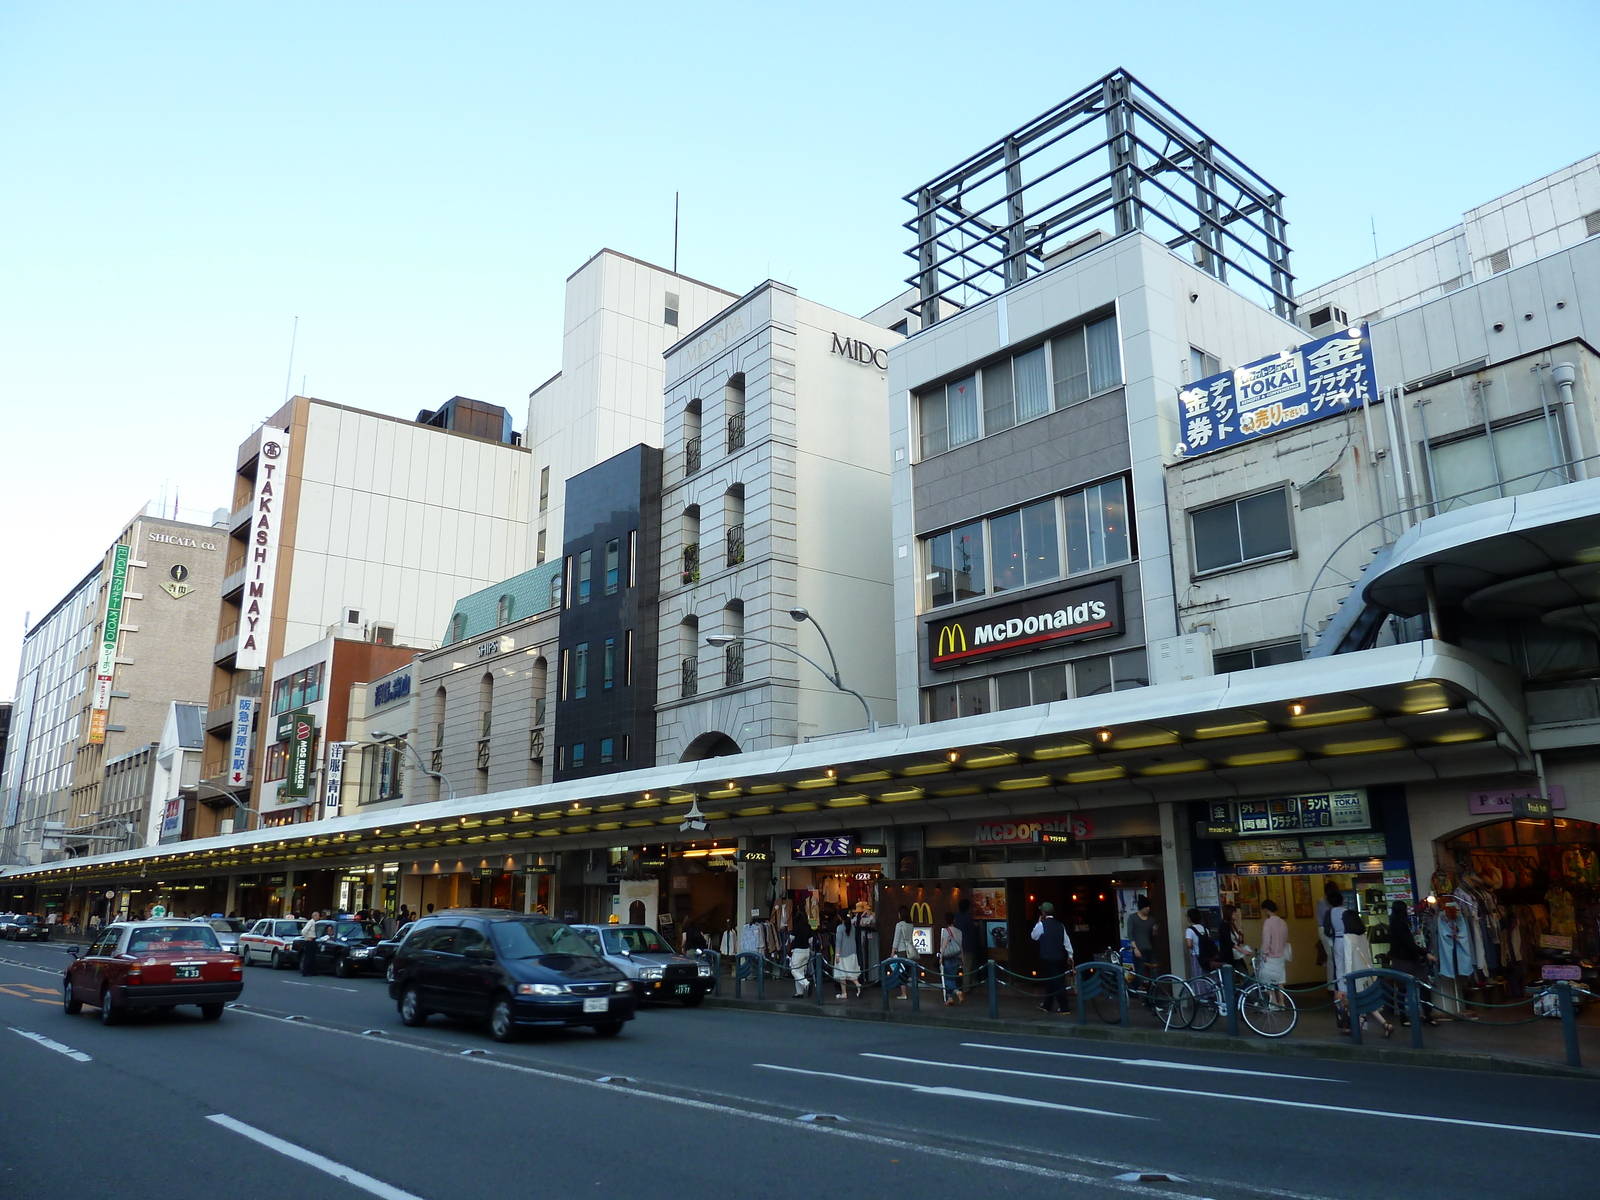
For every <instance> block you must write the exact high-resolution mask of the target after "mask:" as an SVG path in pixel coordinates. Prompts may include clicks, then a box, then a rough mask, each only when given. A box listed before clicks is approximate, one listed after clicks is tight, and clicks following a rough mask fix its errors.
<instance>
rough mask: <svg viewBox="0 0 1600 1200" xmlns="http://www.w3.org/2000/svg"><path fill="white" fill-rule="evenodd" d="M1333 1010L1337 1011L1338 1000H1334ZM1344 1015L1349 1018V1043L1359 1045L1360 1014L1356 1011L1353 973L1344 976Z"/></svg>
mask: <svg viewBox="0 0 1600 1200" xmlns="http://www.w3.org/2000/svg"><path fill="white" fill-rule="evenodd" d="M1334 1006H1335V1007H1334V1011H1335V1012H1337V1011H1338V1001H1337V1000H1336V1001H1334ZM1344 1015H1345V1016H1346V1017H1348V1018H1349V1020H1350V1044H1351V1045H1352V1046H1359V1045H1361V1014H1360V1013H1358V1012H1356V982H1355V976H1354V975H1346V976H1345V977H1344Z"/></svg>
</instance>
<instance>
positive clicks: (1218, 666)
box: [1211, 641, 1303, 675]
mask: <svg viewBox="0 0 1600 1200" xmlns="http://www.w3.org/2000/svg"><path fill="white" fill-rule="evenodd" d="M1302 657H1303V652H1302V650H1301V646H1300V643H1299V641H1293V642H1275V643H1273V644H1272V645H1270V646H1255V647H1253V648H1251V649H1249V650H1222V651H1219V652H1218V653H1217V654H1216V655H1214V656H1213V657H1212V660H1211V665H1212V667H1213V669H1214V670H1215V671H1216V673H1217V674H1218V675H1226V674H1227V673H1228V672H1230V671H1249V670H1253V669H1254V668H1256V667H1272V666H1276V665H1277V664H1278V663H1291V662H1299V661H1300V659H1301V658H1302Z"/></svg>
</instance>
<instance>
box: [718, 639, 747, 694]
mask: <svg viewBox="0 0 1600 1200" xmlns="http://www.w3.org/2000/svg"><path fill="white" fill-rule="evenodd" d="M743 682H744V643H743V642H729V643H728V644H727V645H726V646H724V647H723V648H722V686H723V687H738V686H739V685H740V684H741V683H743Z"/></svg>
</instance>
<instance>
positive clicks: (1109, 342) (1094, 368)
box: [1088, 317, 1122, 395]
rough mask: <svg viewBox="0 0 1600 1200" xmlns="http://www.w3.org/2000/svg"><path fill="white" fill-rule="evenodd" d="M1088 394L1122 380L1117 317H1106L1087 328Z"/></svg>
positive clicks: (1110, 386)
mask: <svg viewBox="0 0 1600 1200" xmlns="http://www.w3.org/2000/svg"><path fill="white" fill-rule="evenodd" d="M1088 334H1089V394H1090V395H1093V394H1094V393H1095V392H1103V391H1105V390H1106V389H1107V388H1114V387H1116V386H1117V385H1118V384H1119V383H1121V382H1122V348H1121V347H1120V346H1119V345H1117V319H1116V318H1115V317H1107V318H1106V319H1105V320H1104V321H1096V322H1095V323H1094V324H1093V325H1091V326H1089V328H1088Z"/></svg>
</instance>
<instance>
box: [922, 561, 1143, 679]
mask: <svg viewBox="0 0 1600 1200" xmlns="http://www.w3.org/2000/svg"><path fill="white" fill-rule="evenodd" d="M1122 630H1123V621H1122V580H1121V579H1120V578H1113V579H1103V580H1101V581H1100V582H1099V583H1091V584H1089V585H1088V586H1087V587H1077V588H1065V589H1062V590H1060V591H1055V592H1048V593H1046V594H1045V595H1042V596H1030V597H1028V598H1027V599H1026V600H1018V601H1015V602H1014V603H1011V604H1001V605H997V606H994V607H991V608H982V609H978V610H976V611H973V612H964V613H959V614H954V615H951V616H947V617H937V618H935V619H933V620H931V621H929V622H928V627H927V635H928V665H929V666H930V667H933V668H936V669H937V668H941V667H953V666H957V665H958V664H960V663H966V662H981V661H983V660H984V659H988V658H998V657H1000V656H1001V655H1004V654H1018V653H1023V652H1025V651H1028V650H1035V649H1039V648H1041V647H1044V646H1054V645H1059V644H1062V643H1067V642H1081V641H1086V640H1088V639H1089V638H1097V637H1114V636H1116V635H1117V634H1119V633H1121V632H1122Z"/></svg>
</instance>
